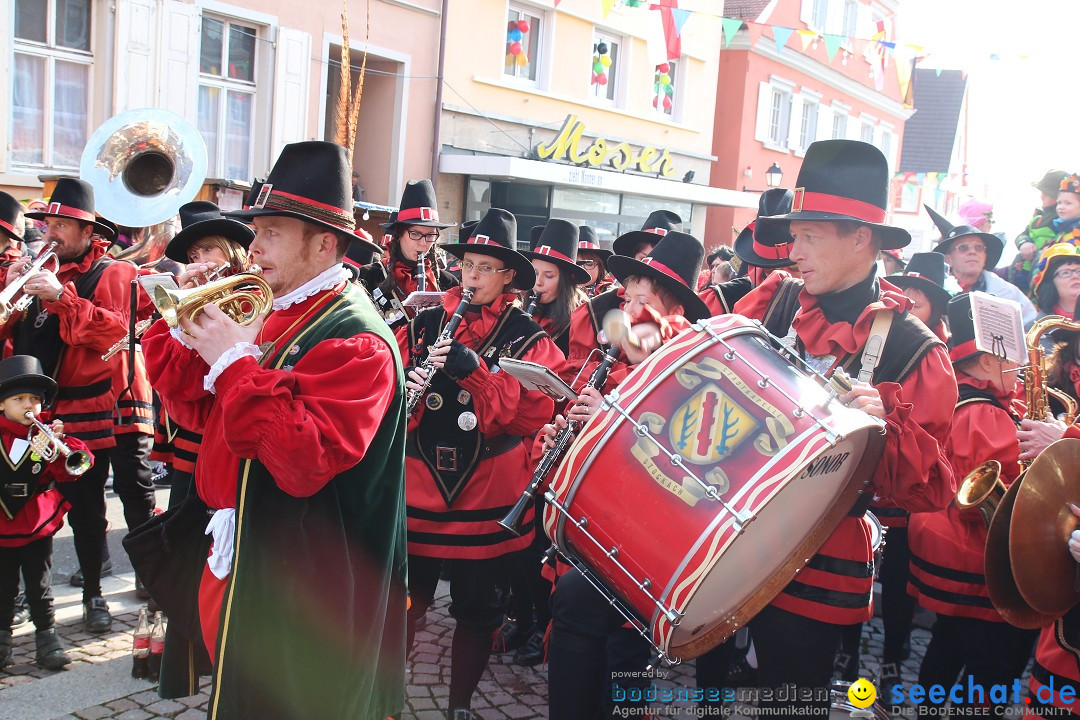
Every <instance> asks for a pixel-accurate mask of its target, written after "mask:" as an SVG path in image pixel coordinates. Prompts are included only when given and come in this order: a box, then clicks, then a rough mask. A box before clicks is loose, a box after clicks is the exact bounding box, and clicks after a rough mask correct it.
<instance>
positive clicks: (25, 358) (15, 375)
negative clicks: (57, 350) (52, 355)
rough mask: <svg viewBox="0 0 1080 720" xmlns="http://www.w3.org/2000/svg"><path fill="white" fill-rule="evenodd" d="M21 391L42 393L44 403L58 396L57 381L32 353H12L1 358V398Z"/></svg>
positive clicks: (48, 402) (3, 398) (47, 403)
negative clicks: (47, 373) (46, 371)
mask: <svg viewBox="0 0 1080 720" xmlns="http://www.w3.org/2000/svg"><path fill="white" fill-rule="evenodd" d="M19 393H33V394H35V395H40V396H41V398H42V404H43V405H49V404H50V403H52V401H53V398H55V397H56V381H55V380H53V379H52V378H51V377H49V376H48V375H46V374H45V371H44V370H43V369H42V367H41V363H40V362H39V361H38V359H37V358H36V357H34V356H32V355H12V356H11V357H9V358H5V359H4V360H0V400H6V399H7V398H9V397H11V396H12V395H18V394H19Z"/></svg>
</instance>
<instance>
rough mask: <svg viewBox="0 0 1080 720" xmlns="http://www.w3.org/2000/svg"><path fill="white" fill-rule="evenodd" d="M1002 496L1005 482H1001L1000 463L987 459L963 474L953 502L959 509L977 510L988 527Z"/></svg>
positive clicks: (1003, 495)
mask: <svg viewBox="0 0 1080 720" xmlns="http://www.w3.org/2000/svg"><path fill="white" fill-rule="evenodd" d="M1003 497H1005V483H1003V482H1001V463H999V462H998V461H997V460H987V461H986V462H984V463H982V464H981V465H979V466H978V467H976V468H975V469H974V470H972V471H971V472H969V473H968V474H967V475H965V476H964V479H963V480H962V481H961V482H960V488H959V489H958V490H957V491H956V499H955V500H954V502H955V503H956V507H957V509H959V510H971V509H975V510H977V511H978V513H979V515H980V516H982V519H983V522H984V523H986V527H987V528H989V527H990V521H991V520H993V519H994V513H995V512H997V509H998V505H1000V504H1001V499H1002V498H1003Z"/></svg>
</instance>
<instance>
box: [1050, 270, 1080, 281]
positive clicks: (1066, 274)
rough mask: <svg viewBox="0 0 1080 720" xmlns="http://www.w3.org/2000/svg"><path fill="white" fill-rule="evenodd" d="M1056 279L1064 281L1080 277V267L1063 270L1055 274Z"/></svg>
mask: <svg viewBox="0 0 1080 720" xmlns="http://www.w3.org/2000/svg"><path fill="white" fill-rule="evenodd" d="M1054 277H1056V278H1061V279H1062V280H1068V279H1069V278H1074V277H1080V267H1071V268H1062V269H1061V270H1058V271H1057V272H1056V273H1054Z"/></svg>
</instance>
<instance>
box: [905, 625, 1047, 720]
mask: <svg viewBox="0 0 1080 720" xmlns="http://www.w3.org/2000/svg"><path fill="white" fill-rule="evenodd" d="M1038 637H1039V631H1038V630H1021V629H1020V628H1016V627H1013V626H1012V625H1009V624H1008V623H1005V622H989V621H987V620H978V619H976V618H962V617H950V616H948V615H940V614H939V615H938V616H937V620H936V621H935V622H934V629H933V630H932V631H931V635H930V644H929V645H928V646H927V647H926V654H925V655H924V656H923V661H922V666H920V667H919V682H920V683H922V685H923V687H929V686H930V685H943V686H945V687H946V688H948V687H950V686H951V685H953V684H954V683H956V682H958V680H957V678H960V680H959V682H962V683H963V684H964V685H965V687H966V685H967V679H968V677H969V676H970V677H971V680H972V682H973V683H975V684H977V685H982V686H983V688H985V691H986V697H985V704H993V703H990V693H989V689H990V687H991V686H992V685H1009V686H1010V693H1011V683H1012V682H1013V681H1014V680H1015V679H1016V678H1018V677H1020V676H1021V675H1023V674H1024V668H1025V667H1027V663H1028V660H1029V659H1030V658H1031V652H1032V650H1033V649H1034V647H1035V641H1036V640H1037V639H1038ZM961 672H963V676H962V677H961V675H960V673H961ZM974 699H975V700H976V701H978V700H979V698H974ZM975 704H976V705H981V704H984V703H979V702H976V703H975Z"/></svg>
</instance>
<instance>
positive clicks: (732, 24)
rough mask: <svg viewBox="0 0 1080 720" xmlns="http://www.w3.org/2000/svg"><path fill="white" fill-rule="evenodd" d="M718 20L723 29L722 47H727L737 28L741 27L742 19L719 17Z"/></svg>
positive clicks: (737, 30)
mask: <svg viewBox="0 0 1080 720" xmlns="http://www.w3.org/2000/svg"><path fill="white" fill-rule="evenodd" d="M720 22H721V24H722V25H723V29H724V47H727V46H728V45H730V44H731V40H732V39H733V38H734V37H735V35H736V34H737V33H738V32H739V29H740V28H742V20H738V19H735V18H721V19H720Z"/></svg>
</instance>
